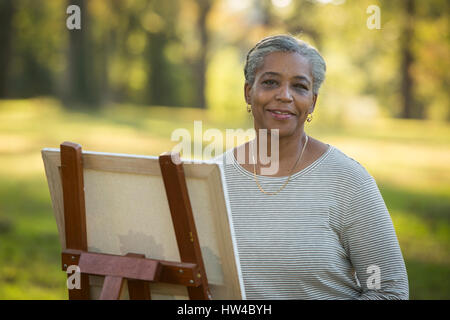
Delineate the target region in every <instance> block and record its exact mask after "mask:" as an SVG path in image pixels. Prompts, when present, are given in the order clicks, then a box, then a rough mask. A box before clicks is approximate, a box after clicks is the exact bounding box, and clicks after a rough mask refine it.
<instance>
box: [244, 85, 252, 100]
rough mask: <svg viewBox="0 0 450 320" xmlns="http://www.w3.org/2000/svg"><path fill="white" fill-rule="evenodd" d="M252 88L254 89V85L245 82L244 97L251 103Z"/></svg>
mask: <svg viewBox="0 0 450 320" xmlns="http://www.w3.org/2000/svg"><path fill="white" fill-rule="evenodd" d="M251 89H252V87H251V86H250V85H249V84H248V83H247V82H245V84H244V98H245V102H246V103H247V104H251V103H250V91H251Z"/></svg>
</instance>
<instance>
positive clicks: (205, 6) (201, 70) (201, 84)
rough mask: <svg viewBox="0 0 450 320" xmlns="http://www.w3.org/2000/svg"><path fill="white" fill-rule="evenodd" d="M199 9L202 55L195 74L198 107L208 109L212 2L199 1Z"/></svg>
mask: <svg viewBox="0 0 450 320" xmlns="http://www.w3.org/2000/svg"><path fill="white" fill-rule="evenodd" d="M197 4H198V8H199V17H198V29H199V33H200V53H199V57H198V60H197V63H196V66H195V74H196V76H197V79H198V81H197V106H198V107H199V108H201V109H206V107H207V106H206V69H207V54H208V42H209V36H208V29H207V26H206V18H207V16H208V13H209V10H210V9H211V5H212V3H211V1H209V0H198V1H197Z"/></svg>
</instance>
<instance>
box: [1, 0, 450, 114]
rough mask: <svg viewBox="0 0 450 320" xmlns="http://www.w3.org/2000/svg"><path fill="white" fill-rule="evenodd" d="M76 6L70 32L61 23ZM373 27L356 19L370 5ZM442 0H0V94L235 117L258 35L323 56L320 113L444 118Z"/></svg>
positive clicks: (446, 80) (446, 62) (445, 35)
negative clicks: (290, 37)
mask: <svg viewBox="0 0 450 320" xmlns="http://www.w3.org/2000/svg"><path fill="white" fill-rule="evenodd" d="M70 4H75V5H78V6H80V8H81V12H82V17H81V27H82V28H81V30H68V29H67V28H66V19H67V17H68V15H67V14H66V9H67V6H68V5H70ZM373 4H375V5H378V6H379V7H380V9H381V29H380V30H369V29H368V28H367V25H366V21H367V18H368V15H367V13H366V8H367V7H368V6H369V5H373ZM448 6H449V4H448V1H446V0H430V1H417V0H404V1H387V0H379V1H373V0H361V1H345V0H297V1H295V0H292V1H289V0H260V1H256V0H165V1H157V0H148V1H147V0H111V1H103V0H89V1H86V0H58V1H45V0H1V1H0V43H1V46H0V98H5V97H8V98H22V97H31V96H36V95H53V96H56V97H58V98H60V99H62V100H63V101H64V102H65V104H67V105H69V106H74V107H79V106H82V105H85V106H89V107H90V108H94V107H98V106H100V105H102V104H107V103H110V102H122V103H123V102H126V103H135V104H144V105H168V106H187V107H197V108H206V107H208V108H209V109H210V110H212V112H213V114H214V115H215V116H217V117H219V118H221V117H226V116H227V117H236V116H241V115H243V114H245V102H244V100H243V89H242V87H243V80H244V78H243V70H242V68H243V65H244V61H245V55H246V53H247V51H248V50H249V49H250V48H251V47H252V46H253V45H254V44H255V43H256V42H257V41H259V40H260V39H261V38H262V37H265V36H268V35H271V34H276V33H291V34H294V35H297V36H300V37H301V38H303V39H305V40H306V41H308V42H310V43H312V44H313V45H315V46H316V47H317V48H318V49H319V50H320V51H321V53H322V54H323V56H324V57H325V60H326V61H327V66H328V70H327V80H326V81H325V84H324V88H323V89H322V91H321V96H320V100H319V103H320V105H321V108H324V109H326V108H328V109H327V110H328V111H329V113H333V112H334V113H336V114H346V113H352V114H353V113H358V112H364V110H366V109H368V108H369V107H368V106H369V105H371V106H372V107H374V108H377V110H379V112H381V113H383V114H385V115H388V116H397V117H405V118H433V119H446V120H450V112H449V108H448V105H449V101H448V94H447V90H448V86H449V77H448V72H447V70H448V69H449V50H448V49H449V34H448Z"/></svg>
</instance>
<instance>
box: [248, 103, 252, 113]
mask: <svg viewBox="0 0 450 320" xmlns="http://www.w3.org/2000/svg"><path fill="white" fill-rule="evenodd" d="M247 112H248V113H250V112H252V107H251V106H250V105H249V104H248V105H247Z"/></svg>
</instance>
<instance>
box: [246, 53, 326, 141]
mask: <svg viewBox="0 0 450 320" xmlns="http://www.w3.org/2000/svg"><path fill="white" fill-rule="evenodd" d="M312 85H313V77H312V72H311V66H310V64H309V63H308V61H307V60H306V58H304V57H302V56H301V55H299V54H298V53H293V52H273V53H270V54H268V55H267V56H265V57H264V63H263V65H262V67H260V68H259V69H258V70H257V71H256V75H255V81H254V83H253V86H252V87H250V86H249V85H248V84H247V83H246V84H245V87H244V89H245V99H246V101H247V103H248V104H250V105H251V106H252V113H253V117H254V125H255V130H257V131H258V130H259V129H268V131H270V129H279V135H280V138H281V137H287V136H292V135H298V137H300V136H301V133H302V132H303V125H304V123H305V120H306V117H307V115H308V113H311V112H312V111H313V110H314V105H315V103H316V99H317V95H315V94H313V91H312Z"/></svg>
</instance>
